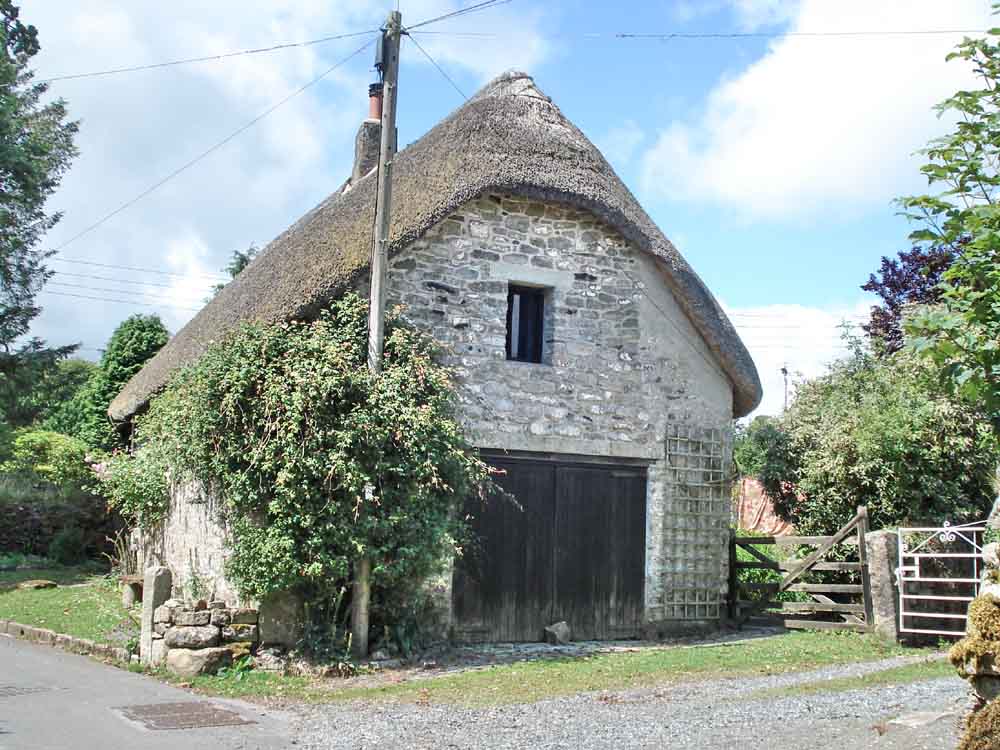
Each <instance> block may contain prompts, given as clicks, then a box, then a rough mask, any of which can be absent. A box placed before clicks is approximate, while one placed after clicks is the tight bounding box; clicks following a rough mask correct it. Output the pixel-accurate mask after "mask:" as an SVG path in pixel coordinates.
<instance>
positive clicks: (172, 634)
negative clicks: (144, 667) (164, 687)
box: [144, 599, 261, 677]
mask: <svg viewBox="0 0 1000 750" xmlns="http://www.w3.org/2000/svg"><path fill="white" fill-rule="evenodd" d="M257 623H258V613H257V610H255V609H248V608H237V607H229V606H227V605H226V603H225V602H223V601H213V602H206V601H204V600H200V601H197V602H186V603H185V602H183V601H180V600H178V599H168V600H167V601H166V602H164V603H163V604H161V605H160V606H159V607H157V608H156V610H155V612H154V615H153V624H152V633H151V634H150V637H151V639H152V642H153V649H152V657H151V658H150V659H149V662H148V663H151V664H153V665H160V664H164V663H165V664H166V666H167V668H168V669H169V670H170V671H172V672H174V673H175V674H178V675H180V676H182V677H192V676H194V675H196V674H204V673H214V672H216V671H217V670H218V669H220V668H221V667H224V666H229V665H230V664H232V662H233V660H234V659H238V658H240V657H241V656H247V655H249V654H251V653H252V652H253V651H254V650H255V649H256V648H257V646H258V644H259V643H260V640H261V639H260V630H259V628H258V624H257ZM144 635H145V631H144Z"/></svg>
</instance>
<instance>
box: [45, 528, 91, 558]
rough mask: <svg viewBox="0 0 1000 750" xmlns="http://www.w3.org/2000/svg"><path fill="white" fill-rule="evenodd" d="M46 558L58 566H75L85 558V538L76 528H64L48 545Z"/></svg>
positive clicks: (81, 530)
mask: <svg viewBox="0 0 1000 750" xmlns="http://www.w3.org/2000/svg"><path fill="white" fill-rule="evenodd" d="M48 557H49V558H51V559H52V560H55V561H56V562H57V563H59V564H60V565H76V564H77V563H81V562H83V561H84V560H85V559H86V557H87V538H86V535H85V534H84V533H83V529H81V528H80V527H78V526H64V527H63V528H62V529H60V530H59V531H57V532H56V534H55V536H53V537H52V541H51V542H50V543H49V550H48Z"/></svg>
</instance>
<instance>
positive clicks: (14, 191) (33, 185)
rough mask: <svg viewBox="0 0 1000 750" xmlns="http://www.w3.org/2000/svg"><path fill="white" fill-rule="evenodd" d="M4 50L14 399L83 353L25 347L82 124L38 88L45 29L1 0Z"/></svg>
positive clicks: (3, 269)
mask: <svg viewBox="0 0 1000 750" xmlns="http://www.w3.org/2000/svg"><path fill="white" fill-rule="evenodd" d="M0 46H2V54H0V381H2V385H0V390H2V392H3V393H4V394H11V393H18V392H20V391H21V389H22V388H24V387H27V386H30V384H31V383H32V382H33V381H34V380H35V378H36V377H37V376H38V373H39V372H43V371H45V370H46V369H49V368H51V367H53V366H54V364H55V362H57V361H58V360H59V359H62V358H63V357H65V356H67V355H68V354H70V353H71V352H72V351H73V350H74V349H75V347H62V348H58V349H50V348H47V347H46V346H45V344H44V343H43V342H42V341H40V340H38V339H31V340H29V341H27V342H26V343H21V344H18V342H19V341H20V340H22V339H23V337H24V336H25V335H26V334H27V333H28V330H29V325H30V323H31V321H32V320H33V319H34V318H35V317H36V316H37V315H38V313H39V312H40V308H39V307H38V306H37V305H36V304H35V295H36V294H38V292H39V291H40V290H41V288H42V285H43V284H44V283H45V281H46V279H47V278H48V277H49V275H50V272H49V271H48V270H47V269H46V268H45V266H44V260H45V258H46V257H48V256H49V255H51V252H44V251H41V250H39V249H38V244H39V242H40V241H41V239H42V237H43V236H44V235H45V233H46V232H47V231H48V230H49V229H51V228H52V227H53V226H55V224H56V223H57V222H58V221H59V219H60V214H59V213H46V212H45V203H46V201H47V200H48V198H49V197H50V196H51V195H52V193H53V192H54V191H55V190H56V188H57V187H58V186H59V183H60V180H61V179H62V177H63V175H64V174H65V172H66V170H67V169H68V168H69V165H70V162H71V161H72V159H73V157H75V156H76V153H77V151H76V148H75V146H74V145H73V138H74V136H75V135H76V133H77V130H78V125H77V123H75V122H68V121H67V110H66V103H65V102H64V101H63V100H62V99H56V100H55V101H51V102H49V103H43V102H42V99H43V97H44V95H45V93H46V92H47V90H48V86H47V85H46V84H43V83H32V77H33V73H32V72H31V70H29V68H28V63H29V61H30V60H31V58H32V57H33V56H34V55H35V54H37V53H38V51H39V49H40V46H39V42H38V30H37V29H36V28H35V27H34V26H30V25H25V24H24V23H23V22H22V21H21V20H20V11H19V9H18V8H17V6H15V5H14V4H13V2H12V0H0ZM3 406H5V405H0V407H3Z"/></svg>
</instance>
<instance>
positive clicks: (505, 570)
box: [453, 459, 555, 641]
mask: <svg viewBox="0 0 1000 750" xmlns="http://www.w3.org/2000/svg"><path fill="white" fill-rule="evenodd" d="M490 463H491V464H492V465H493V466H495V467H496V468H498V469H501V470H503V471H505V472H506V474H503V475H499V476H497V477H496V481H497V483H498V484H499V485H500V486H501V487H503V488H504V489H505V490H506V491H507V492H509V493H511V494H512V495H513V496H514V497H515V498H517V502H518V504H519V505H520V506H521V507H517V506H515V505H514V504H513V503H511V502H509V501H508V500H506V499H501V498H496V499H494V500H492V501H491V502H489V503H488V504H487V505H486V506H485V507H483V506H482V505H480V504H479V503H478V502H472V503H470V504H469V505H468V506H467V507H466V512H467V514H468V515H469V516H471V518H472V532H473V535H474V536H475V538H476V541H474V542H473V544H472V545H471V546H470V548H469V549H468V550H467V552H466V555H465V557H464V558H463V559H462V561H461V562H460V565H459V568H458V574H457V575H456V577H455V582H454V593H453V601H454V613H455V621H456V622H457V623H459V627H460V628H461V629H462V630H463V631H464V636H463V640H471V641H535V640H538V637H539V634H540V633H541V632H542V629H543V628H544V627H545V626H546V625H550V624H551V621H550V620H549V619H547V618H548V616H549V612H550V611H551V608H552V583H553V580H552V565H553V561H554V559H555V549H554V547H553V539H554V535H553V523H554V521H555V518H554V513H553V511H554V507H553V504H552V498H554V496H555V466H554V465H552V464H545V463H534V462H528V461H503V460H499V459H498V460H495V461H490Z"/></svg>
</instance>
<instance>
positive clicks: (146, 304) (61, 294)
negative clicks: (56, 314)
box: [41, 289, 201, 312]
mask: <svg viewBox="0 0 1000 750" xmlns="http://www.w3.org/2000/svg"><path fill="white" fill-rule="evenodd" d="M41 293H42V294H52V295H55V296H57V297H76V298H77V299H90V300H96V301H97V302H116V303H121V304H123V305H142V306H143V307H168V308H171V309H174V310H189V311H191V312H199V311H200V310H201V308H200V307H178V306H177V305H167V304H154V303H152V302H138V301H136V300H127V299H109V298H108V297H90V296H88V295H85V294H72V293H71V292H50V291H48V290H47V289H43V290H42V292H41Z"/></svg>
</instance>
